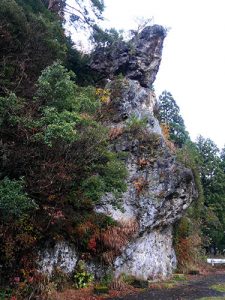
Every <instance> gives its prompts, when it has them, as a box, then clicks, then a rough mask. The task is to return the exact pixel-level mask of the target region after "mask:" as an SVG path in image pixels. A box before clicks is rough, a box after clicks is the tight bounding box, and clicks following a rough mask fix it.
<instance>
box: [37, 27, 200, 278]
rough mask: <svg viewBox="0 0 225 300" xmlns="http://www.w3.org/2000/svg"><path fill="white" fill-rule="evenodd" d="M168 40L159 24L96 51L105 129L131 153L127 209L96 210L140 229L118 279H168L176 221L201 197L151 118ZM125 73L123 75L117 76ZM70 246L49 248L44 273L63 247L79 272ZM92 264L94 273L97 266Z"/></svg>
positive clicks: (108, 201)
mask: <svg viewBox="0 0 225 300" xmlns="http://www.w3.org/2000/svg"><path fill="white" fill-rule="evenodd" d="M165 36H166V31H165V29H164V28H163V27H161V26H158V25H154V26H152V27H146V28H145V29H144V30H143V31H142V32H141V33H140V34H139V35H138V36H136V37H135V38H133V39H132V40H131V41H130V42H118V43H116V44H114V45H113V47H112V48H110V49H105V48H103V49H97V50H96V52H95V53H94V55H93V57H92V62H91V67H92V68H93V69H95V70H97V71H98V72H99V73H100V74H101V76H102V78H106V79H108V83H107V85H106V88H107V89H108V90H109V91H110V94H111V96H110V98H111V99H110V102H109V104H108V105H109V108H110V109H109V110H110V115H109V116H108V117H107V118H106V120H105V124H106V126H108V127H110V128H111V130H112V131H113V130H115V132H118V134H114V135H112V136H113V138H112V139H113V143H112V148H113V150H114V151H115V152H123V153H126V158H125V162H126V166H127V169H128V178H127V185H128V189H127V192H125V193H124V194H123V197H122V199H121V207H122V209H118V208H115V205H113V204H112V203H115V202H116V201H117V200H116V199H113V195H111V194H107V195H105V196H104V197H103V198H102V201H101V203H100V204H99V205H98V206H96V207H95V211H96V212H99V213H100V212H101V213H104V214H106V215H108V216H111V217H112V218H113V219H114V220H116V221H118V222H119V223H121V224H125V223H126V222H127V223H129V222H135V224H137V230H135V234H134V235H133V238H131V239H130V241H129V243H126V244H125V245H124V246H123V247H121V249H120V253H119V255H118V253H117V257H116V258H115V260H114V262H113V269H114V271H115V275H116V276H119V275H120V274H121V273H126V274H128V275H133V276H135V277H138V278H141V279H149V278H159V277H160V278H161V277H167V276H168V275H170V274H171V273H172V271H173V269H174V268H175V267H176V255H175V252H174V249H173V237H172V228H173V224H174V223H175V222H176V221H177V220H178V219H179V218H181V216H182V215H183V214H184V212H185V210H186V209H187V208H188V207H189V205H190V204H191V202H192V201H193V199H194V198H195V197H196V195H197V193H196V189H195V184H194V179H193V175H192V172H191V171H190V170H189V169H187V168H185V167H184V166H183V165H182V164H180V163H179V162H178V161H177V159H176V156H175V153H174V152H173V149H172V150H171V149H169V148H168V146H167V145H168V143H166V142H165V139H164V137H163V135H162V132H161V128H160V126H159V122H158V120H157V118H156V116H155V115H154V111H155V107H156V98H155V95H154V92H153V91H152V89H151V87H152V84H153V82H154V80H155V76H156V73H157V71H158V69H159V65H160V61H161V55H162V45H163V40H164V38H165ZM120 73H122V74H123V76H124V77H123V78H121V77H120V78H117V76H116V75H118V74H120ZM132 118H133V119H134V120H136V121H135V122H136V123H137V124H138V120H139V121H140V120H143V119H144V120H145V122H146V126H145V127H144V128H138V126H136V127H135V126H133V127H132V125H128V124H129V120H132ZM140 123H141V122H140ZM68 247H69V246H67V245H66V246H65V245H59V246H57V247H56V248H55V249H53V251H52V252H51V253H50V252H48V251H47V252H46V255H45V257H44V259H43V261H44V262H45V263H44V264H42V269H44V268H45V269H46V270H48V271H49V272H50V271H51V270H50V269H52V261H54V257H56V258H55V259H56V261H55V263H56V264H59V263H60V260H59V258H57V257H58V256H59V255H58V252H59V251H58V250H59V249H61V253H62V254H63V255H61V256H63V257H64V258H65V259H64V263H63V264H62V266H63V267H64V269H65V270H66V269H68V271H70V269H71V268H70V267H69V266H68V262H69V264H70V262H71V266H73V267H74V266H75V265H76V262H77V254H76V251H75V249H72V248H71V247H69V248H68ZM62 250H63V251H62ZM71 251H72V252H73V253H74V255H73V254H72V252H71ZM90 265H91V264H90ZM93 266H94V265H92V267H91V270H93V269H95V266H94V267H93ZM49 268H50V269H49ZM98 269H99V268H98Z"/></svg>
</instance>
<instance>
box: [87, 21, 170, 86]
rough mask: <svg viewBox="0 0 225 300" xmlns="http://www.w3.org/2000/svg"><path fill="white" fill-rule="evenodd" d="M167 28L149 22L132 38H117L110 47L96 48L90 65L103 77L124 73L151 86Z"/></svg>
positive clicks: (143, 84)
mask: <svg viewBox="0 0 225 300" xmlns="http://www.w3.org/2000/svg"><path fill="white" fill-rule="evenodd" d="M165 37H166V30H165V29H164V28H163V27H162V26H159V25H154V26H148V27H146V28H145V29H144V30H143V31H142V32H141V33H139V34H138V35H137V36H135V37H134V38H133V39H132V40H131V41H129V42H124V41H120V42H117V43H115V44H114V45H113V46H112V47H110V48H100V49H97V50H96V52H95V53H94V54H93V57H92V62H91V64H90V66H91V68H92V69H94V70H96V71H98V72H99V73H100V74H101V75H102V77H103V78H109V79H112V78H113V76H115V75H118V74H123V75H125V76H126V77H127V78H130V79H134V80H138V81H139V82H140V84H141V85H142V86H144V87H151V84H152V83H153V82H154V80H155V77H156V74H157V72H158V69H159V65H160V61H161V57H162V46H163V40H164V38H165Z"/></svg>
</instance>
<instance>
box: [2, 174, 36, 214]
mask: <svg viewBox="0 0 225 300" xmlns="http://www.w3.org/2000/svg"><path fill="white" fill-rule="evenodd" d="M36 207H37V206H36V204H35V202H34V201H33V200H31V199H30V198H29V197H28V194H27V193H26V192H24V181H23V179H20V180H10V179H9V178H7V177H6V178H4V179H3V180H1V181H0V215H1V218H2V219H3V220H7V219H9V218H10V217H11V218H12V219H13V218H23V217H24V216H25V215H26V214H27V213H28V212H29V211H30V210H31V209H35V208H36Z"/></svg>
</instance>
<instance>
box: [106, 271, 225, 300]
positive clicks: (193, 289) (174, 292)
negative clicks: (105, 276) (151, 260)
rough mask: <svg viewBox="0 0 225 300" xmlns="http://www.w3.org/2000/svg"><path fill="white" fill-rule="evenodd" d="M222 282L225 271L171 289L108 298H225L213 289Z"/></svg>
mask: <svg viewBox="0 0 225 300" xmlns="http://www.w3.org/2000/svg"><path fill="white" fill-rule="evenodd" d="M220 283H225V273H223V274H213V275H208V276H202V277H198V278H197V279H195V280H191V281H188V282H183V283H181V284H179V285H178V286H176V287H174V288H170V289H152V290H147V291H144V292H142V293H139V294H135V295H127V296H124V297H117V298H109V299H108V300H119V299H120V300H161V299H162V300H169V299H170V300H184V299H189V300H192V299H200V298H203V297H209V298H207V299H214V298H212V297H220V298H218V299H225V292H224V293H222V292H217V291H215V290H213V289H211V286H212V285H214V284H220ZM221 297H222V298H221ZM223 297H224V298H223ZM215 299H216V298H215Z"/></svg>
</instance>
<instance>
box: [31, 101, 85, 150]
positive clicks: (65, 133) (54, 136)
mask: <svg viewBox="0 0 225 300" xmlns="http://www.w3.org/2000/svg"><path fill="white" fill-rule="evenodd" d="M79 121H80V117H79V115H78V114H77V113H74V112H70V111H67V110H64V111H62V112H58V111H57V110H56V109H55V108H54V107H47V108H45V109H44V111H43V116H42V117H41V119H40V121H38V123H37V124H36V125H39V126H40V127H41V132H39V133H37V134H35V135H34V138H35V139H36V140H43V141H44V143H45V144H47V145H48V146H50V147H52V145H53V143H56V142H57V141H58V142H59V141H64V142H66V143H68V144H71V143H73V142H74V141H75V140H76V139H77V135H78V134H77V130H76V129H75V127H76V124H77V123H78V122H79Z"/></svg>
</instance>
